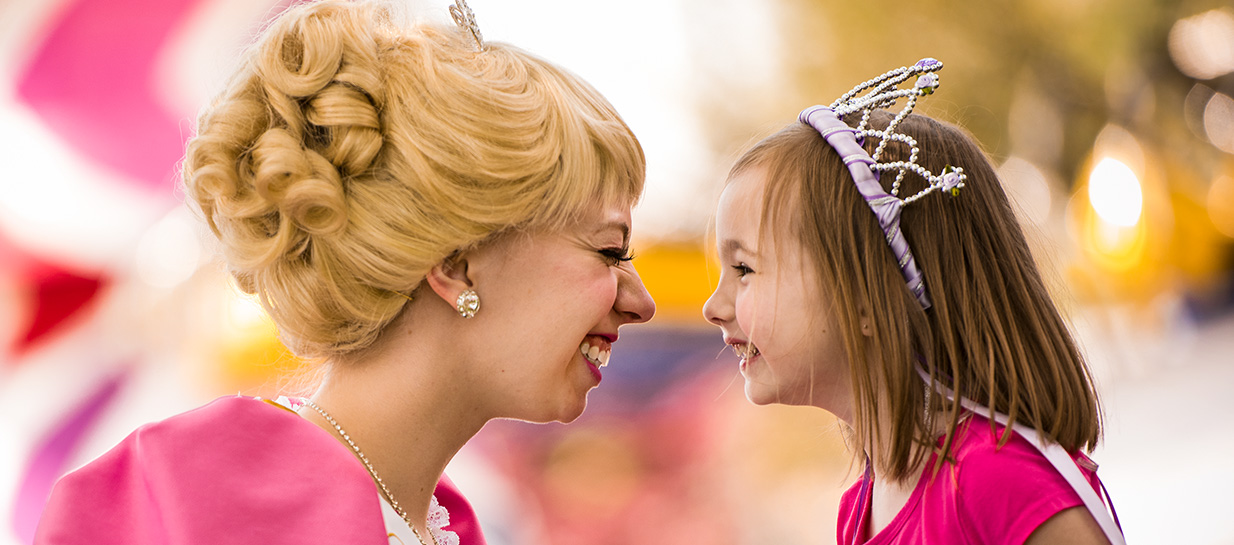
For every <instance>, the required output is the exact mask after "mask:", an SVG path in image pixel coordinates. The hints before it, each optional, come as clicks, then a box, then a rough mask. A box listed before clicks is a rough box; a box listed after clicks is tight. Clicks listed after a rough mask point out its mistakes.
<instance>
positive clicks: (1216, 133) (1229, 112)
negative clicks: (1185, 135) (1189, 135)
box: [1204, 45, 1234, 153]
mask: <svg viewBox="0 0 1234 545" xmlns="http://www.w3.org/2000/svg"><path fill="white" fill-rule="evenodd" d="M1231 47H1234V45H1231ZM1204 134H1205V135H1206V136H1208V141H1209V142H1212V143H1213V145H1214V146H1217V149H1220V150H1221V151H1224V152H1226V153H1234V98H1230V97H1229V96H1226V95H1223V94H1221V93H1214V94H1213V96H1212V98H1210V99H1208V104H1207V105H1205V106H1204Z"/></svg>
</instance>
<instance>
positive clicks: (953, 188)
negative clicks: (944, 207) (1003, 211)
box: [797, 58, 968, 309]
mask: <svg viewBox="0 0 1234 545" xmlns="http://www.w3.org/2000/svg"><path fill="white" fill-rule="evenodd" d="M942 68H943V63H941V62H939V61H937V60H935V59H930V58H926V59H921V60H920V61H917V64H914V65H912V66H911V67H910V66H901V67H900V68H897V69H895V70H892V71H890V72H887V73H885V74H883V75H881V76H878V77H876V78H874V79H871V80H867V81H865V82H862V83H861V84H859V85H857V86H856V87H853V89H852V90H851V91H849V92H847V93H844V95H843V96H841V97H840V98H839V99H836V101H835V102H833V103H831V106H811V107H809V108H806V109H805V110H804V111H802V112H801V115H800V116H798V118H797V119H798V120H799V121H801V122H802V123H805V124H807V125H810V126H811V127H814V129H815V130H817V131H818V132H819V134H821V135H822V136H823V138H824V139H825V140H826V141H827V143H828V144H830V145H831V147H832V148H835V150H836V152H837V153H839V154H840V157H841V158H842V159H843V160H844V165H845V166H846V167H848V171H849V173H850V174H852V176H853V182H854V184H855V185H856V186H857V190H858V191H860V192H861V195H862V196H863V197H865V200H866V204H868V205H869V206H870V209H871V210H873V211H874V215H875V217H877V218H878V223H879V225H880V226H881V227H882V228H883V232H884V233H886V235H887V244H888V245H889V246H891V250H892V251H893V252H895V256H896V261H897V263H898V264H899V265H900V271H901V272H902V273H904V280H905V281H906V282H907V284H908V289H909V291H911V292H912V293H913V296H915V297H916V298H917V301H918V302H920V303H921V307H922V308H923V309H928V308H930V298H929V296H927V295H926V290H925V279H924V278H923V275H922V273H921V269H920V268H918V267H917V262H916V260H915V259H913V253H912V251H911V250H910V249H909V247H908V241H907V240H906V239H905V238H904V233H903V232H901V231H900V211H901V210H902V209H903V208H904V206H905V205H907V204H909V203H911V202H913V201H915V200H917V199H920V198H921V197H924V196H926V195H929V194H930V193H931V192H933V191H934V190H936V189H942V190H943V191H946V192H948V193H951V195H953V196H954V195H958V194H959V192H960V188H962V187H964V181H965V180H967V179H968V176H967V175H966V174H964V169H962V168H960V167H954V166H947V167H946V168H944V169H943V170H942V172H940V173H938V174H934V173H933V172H930V171H929V170H927V169H926V168H925V167H923V166H921V165H919V164H917V154H918V151H919V148H918V146H917V140H916V139H914V138H913V137H911V136H909V135H907V134H903V133H899V132H896V128H897V127H898V126H899V125H900V122H901V121H903V120H904V118H906V117H908V114H910V113H912V111H913V106H916V105H917V99H918V98H919V97H923V96H926V95H929V94H932V93H934V90H935V89H937V88H938V74H935V72H937V71H939V70H941V69H942ZM913 77H916V82H915V84H914V85H913V86H912V87H909V88H905V89H901V88H900V84H902V83H904V82H905V81H908V79H909V78H913ZM867 90H869V92H867V93H866V94H864V95H861V93H862V92H864V91H867ZM858 95H860V96H858ZM901 98H904V99H907V100H906V101H905V104H904V108H903V109H902V110H900V113H898V114H896V116H895V117H894V118H893V119H892V120H891V122H890V123H888V124H887V127H886V128H884V129H881V130H878V129H873V128H870V113H871V112H873V111H874V110H876V109H881V108H890V107H891V106H894V105H895V103H896V102H897V101H898V100H900V99H901ZM857 112H861V122H860V123H858V124H857V126H856V127H855V128H854V127H849V126H848V124H846V123H844V121H843V119H844V116H846V115H849V114H853V113H857ZM867 136H873V137H875V138H878V139H879V143H878V147H876V148H875V149H874V153H873V154H870V153H867V152H866V150H865V148H862V147H861V145H862V143H864V141H865V137H867ZM892 140H895V141H898V142H902V143H904V144H905V145H907V146H908V147H909V148H910V149H911V152H910V153H909V156H908V160H907V161H889V162H885V163H880V162H879V158H880V157H881V156H882V154H883V151H884V150H885V149H886V148H887V143H888V142H890V141H892ZM910 170H911V171H912V172H913V173H915V174H917V175H918V176H921V178H922V179H924V180H925V181H926V183H928V184H929V185H928V186H927V187H926V188H925V189H922V190H921V191H918V192H917V193H916V194H914V195H910V196H908V197H906V198H900V196H899V191H900V182H901V181H903V180H904V175H905V174H906V173H907V172H908V171H910ZM886 171H896V178H895V181H894V182H892V184H891V192H890V193H888V192H886V191H884V190H883V186H882V184H880V183H879V181H878V177H879V174H881V173H882V172H886ZM876 173H878V174H876Z"/></svg>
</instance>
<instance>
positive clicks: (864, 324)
mask: <svg viewBox="0 0 1234 545" xmlns="http://www.w3.org/2000/svg"><path fill="white" fill-rule="evenodd" d="M858 322H860V323H861V334H862V335H865V336H866V337H873V336H874V326H873V325H871V320H870V313H869V312H868V311H866V307H865V306H862V307H861V317H860V318H859V319H858Z"/></svg>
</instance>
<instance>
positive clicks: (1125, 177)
mask: <svg viewBox="0 0 1234 545" xmlns="http://www.w3.org/2000/svg"><path fill="white" fill-rule="evenodd" d="M1088 200H1089V202H1090V203H1091V204H1092V206H1093V210H1096V211H1097V215H1098V216H1100V217H1101V219H1102V220H1104V221H1106V222H1107V223H1109V224H1110V225H1115V226H1119V227H1131V226H1133V225H1135V224H1136V222H1138V221H1140V212H1141V211H1142V209H1143V207H1144V195H1143V192H1142V191H1141V189H1140V179H1139V177H1137V176H1136V174H1135V172H1133V171H1132V170H1131V167H1128V166H1127V165H1126V164H1125V163H1123V162H1122V161H1119V160H1118V159H1114V158H1112V157H1106V158H1104V159H1102V160H1101V161H1100V162H1098V163H1097V166H1095V167H1093V172H1092V174H1090V175H1089V177H1088Z"/></svg>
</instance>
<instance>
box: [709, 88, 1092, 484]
mask: <svg viewBox="0 0 1234 545" xmlns="http://www.w3.org/2000/svg"><path fill="white" fill-rule="evenodd" d="M890 119H891V116H890V114H889V113H887V112H883V111H879V112H875V115H874V116H872V118H871V122H872V123H873V124H874V126H876V127H883V126H886V124H887V122H888V121H890ZM900 131H901V132H903V133H905V134H908V135H910V136H912V137H913V138H915V139H916V140H917V142H918V143H919V147H920V153H919V163H920V164H921V165H922V166H924V167H926V168H927V169H929V170H930V171H932V172H940V171H941V170H942V169H943V168H944V167H945V166H947V165H955V166H959V167H962V168H963V169H964V171H965V172H966V173H967V174H968V180H967V181H966V182H965V187H964V188H963V189H962V190H961V191H960V193H959V195H958V196H954V197H953V196H952V195H950V194H947V193H944V192H936V193H932V194H930V195H929V196H926V197H924V198H922V199H919V200H917V201H915V202H913V203H912V204H911V205H909V206H906V207H905V208H904V210H903V213H902V218H901V226H902V228H903V231H904V234H905V236H906V237H907V239H908V242H909V246H910V247H911V248H912V251H913V254H914V256H915V258H916V260H917V264H918V266H919V267H921V269H922V271H923V272H924V275H925V284H926V290H927V292H928V293H929V296H930V298H931V300H932V302H933V306H932V307H931V308H930V309H929V310H923V309H922V308H921V306H920V304H919V303H918V302H917V300H916V299H915V298H914V297H913V295H912V294H911V293H910V292H909V290H908V288H907V287H906V285H905V282H904V278H903V276H902V274H901V272H900V268H899V266H898V265H897V263H896V260H895V256H894V254H893V253H892V251H891V249H890V248H888V246H887V242H886V239H885V236H884V234H883V231H882V228H881V227H880V226H879V224H878V221H877V220H876V219H875V216H874V214H873V213H872V212H871V210H870V208H869V207H868V206H867V205H866V203H865V201H864V199H863V198H862V197H861V195H860V194H859V193H858V191H857V189H856V187H855V186H854V185H853V180H852V177H851V176H850V174H849V173H848V170H847V169H846V168H845V166H844V164H843V162H842V161H841V160H840V157H839V155H838V154H837V153H836V152H835V150H834V149H833V148H831V147H830V146H829V145H828V144H827V143H826V141H825V140H823V138H822V137H821V136H820V135H819V134H818V133H817V132H816V131H815V130H814V129H813V128H811V127H809V126H807V125H804V124H801V123H793V124H792V125H790V126H788V127H786V128H784V129H783V130H781V131H780V132H778V133H776V134H774V135H772V136H770V137H768V138H766V139H765V140H763V141H762V142H760V143H758V144H757V145H755V146H754V147H753V148H752V149H750V150H749V151H748V152H746V153H745V155H743V156H742V158H741V159H739V160H738V161H737V163H736V164H735V165H734V166H733V169H732V172H731V173H730V179H731V178H732V176H733V175H736V174H738V173H740V172H743V171H745V170H747V169H750V168H760V169H763V171H764V173H765V174H766V176H767V180H768V182H767V183H768V188H767V191H766V192H765V198H764V202H763V203H762V206H763V217H764V218H773V217H781V218H791V220H790V221H789V222H788V223H787V224H784V223H781V224H778V225H766V222H765V225H764V229H766V230H768V231H769V232H768V233H766V234H768V235H770V236H772V237H784V236H795V237H797V238H799V242H800V244H801V245H802V247H803V249H804V255H805V256H806V260H807V261H808V262H809V263H811V264H812V265H813V266H815V267H816V268H817V271H818V273H819V274H818V278H819V282H820V285H819V292H820V293H822V294H825V296H829V297H830V298H831V299H832V300H833V304H834V305H835V308H836V314H837V317H838V320H839V323H838V324H837V326H838V327H839V328H840V331H842V332H843V337H844V344H845V348H846V351H847V354H848V356H849V358H848V359H849V366H850V370H851V375H852V388H853V399H854V405H855V407H854V422H853V423H852V424H853V427H854V430H853V431H854V434H853V441H854V442H855V443H856V444H855V445H854V447H855V455H857V456H865V453H867V452H869V446H870V445H871V443H872V442H873V441H874V439H875V438H878V437H882V438H890V444H885V445H881V446H880V449H879V454H878V457H879V459H878V460H874V462H875V463H876V464H877V466H878V467H880V468H882V470H883V471H885V472H887V473H889V474H888V475H887V476H888V477H890V478H893V479H903V478H906V477H908V476H909V475H910V474H911V473H912V472H913V471H915V470H916V469H917V468H919V467H920V466H921V464H922V463H923V462H924V460H925V458H926V457H927V456H928V455H929V454H930V453H931V451H932V448H933V447H934V445H935V440H936V435H935V434H936V433H937V431H936V430H938V429H940V428H941V429H943V430H945V433H944V441H943V446H942V452H943V453H949V452H950V448H951V444H952V441H953V439H954V436H955V430H956V427H957V425H958V423H959V420H960V417H961V414H962V409H961V407H960V406H959V404H958V403H955V402H953V401H950V400H947V399H945V398H943V396H940V395H931V394H930V393H928V392H931V391H933V386H934V385H933V384H926V383H925V381H924V380H922V378H921V377H920V375H919V374H918V372H917V368H918V367H920V368H921V369H923V370H924V371H925V372H926V373H928V374H929V377H930V380H931V381H933V382H937V383H938V384H941V385H943V386H946V387H948V388H950V389H951V390H952V391H954V392H957V393H958V394H960V395H963V396H964V397H967V398H969V399H971V400H974V401H976V402H978V403H981V404H983V405H985V406H987V407H990V408H992V409H994V410H996V411H998V412H1001V413H1004V414H1007V415H1009V416H1010V417H1011V421H1012V422H1019V423H1022V424H1025V425H1027V426H1030V427H1032V428H1035V429H1036V430H1037V431H1038V432H1039V433H1040V434H1042V435H1043V436H1044V437H1046V438H1049V439H1050V440H1052V441H1055V442H1057V443H1059V444H1060V445H1062V446H1063V447H1064V448H1066V449H1067V450H1068V451H1072V452H1074V451H1076V450H1078V449H1081V448H1084V449H1086V450H1088V451H1091V450H1092V449H1093V448H1094V447H1095V446H1096V444H1097V442H1098V441H1099V440H1100V437H1101V416H1100V408H1099V404H1098V399H1097V394H1096V392H1095V391H1094V389H1093V384H1092V377H1091V375H1090V372H1089V370H1088V367H1087V365H1086V364H1085V362H1084V359H1083V356H1082V355H1081V354H1080V351H1079V350H1078V349H1077V347H1076V343H1075V341H1074V340H1073V338H1072V336H1071V333H1070V332H1069V331H1068V329H1067V326H1066V324H1065V323H1064V322H1063V319H1062V317H1061V316H1060V315H1059V312H1058V310H1057V309H1056V308H1055V305H1054V303H1053V301H1052V300H1051V297H1050V294H1049V293H1048V291H1047V290H1046V287H1045V284H1044V282H1043V281H1042V279H1041V274H1040V273H1039V271H1038V269H1037V265H1036V264H1035V262H1034V261H1033V257H1032V255H1031V253H1030V251H1029V248H1028V244H1027V243H1026V242H1025V239H1024V234H1023V233H1022V232H1021V230H1020V227H1019V225H1018V224H1017V222H1016V218H1015V214H1014V212H1013V211H1012V207H1011V204H1010V203H1009V202H1008V199H1007V196H1006V194H1005V193H1004V192H1003V189H1002V187H1001V185H1000V183H999V180H998V177H997V175H996V174H995V172H994V168H993V166H992V165H991V164H990V161H989V159H988V158H987V157H986V155H985V154H984V153H983V152H982V151H981V149H980V148H979V147H978V145H977V144H976V143H975V142H974V140H973V139H972V138H971V137H969V136H968V135H967V134H965V133H964V132H963V131H962V130H960V129H958V128H956V127H954V126H951V125H948V124H945V123H941V122H938V121H935V120H933V119H930V118H928V117H925V116H920V115H910V116H909V117H908V118H906V119H905V120H904V121H903V122H902V123H901V124H900ZM877 144H878V142H877V141H876V140H875V139H868V140H867V142H866V143H865V147H866V149H867V151H870V152H871V153H872V152H873V148H874V146H876V145H877ZM907 159H908V149H907V148H906V147H905V146H903V145H902V144H900V143H898V142H891V143H889V144H888V146H887V149H886V150H885V151H884V155H883V159H882V160H883V161H894V160H907ZM892 179H893V176H891V175H886V176H883V177H882V182H883V185H884V188H885V189H887V190H890V185H891V180H892ZM925 184H926V182H925V181H924V180H922V179H921V178H920V177H918V176H916V175H914V174H912V173H909V174H908V175H907V176H906V177H905V179H904V181H903V182H902V183H901V188H900V196H901V197H905V196H908V195H912V194H914V193H916V192H917V191H919V190H921V189H922V188H924V187H925ZM782 241H783V240H782ZM863 317H865V318H866V319H867V320H868V322H869V324H870V326H871V328H872V330H873V331H872V335H870V336H866V335H863V334H862V332H861V330H860V328H861V319H862V318H863ZM927 404H928V405H929V407H927ZM940 419H943V420H941V421H940ZM992 425H993V424H991V426H992ZM1006 440H1007V436H1006V435H1004V437H1003V438H1002V441H1003V442H1005V441H1006Z"/></svg>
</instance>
